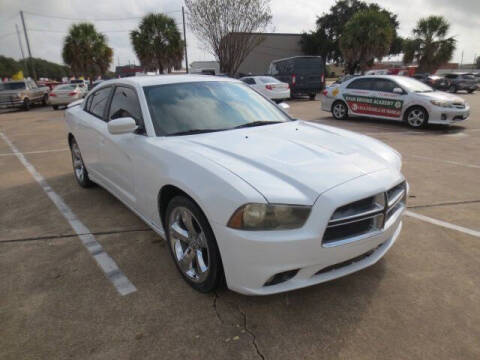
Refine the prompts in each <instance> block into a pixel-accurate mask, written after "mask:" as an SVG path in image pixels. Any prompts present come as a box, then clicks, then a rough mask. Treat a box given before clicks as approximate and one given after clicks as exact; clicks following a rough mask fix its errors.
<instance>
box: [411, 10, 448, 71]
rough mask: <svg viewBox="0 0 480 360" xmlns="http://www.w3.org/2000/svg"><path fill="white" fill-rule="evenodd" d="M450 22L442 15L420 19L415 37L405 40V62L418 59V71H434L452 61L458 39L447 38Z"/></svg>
mask: <svg viewBox="0 0 480 360" xmlns="http://www.w3.org/2000/svg"><path fill="white" fill-rule="evenodd" d="M449 28H450V24H449V23H448V21H447V20H445V18H443V17H442V16H429V17H427V18H423V19H420V20H419V21H418V23H417V27H416V28H415V29H413V35H414V38H413V39H406V40H405V42H404V49H403V51H404V56H403V62H404V63H411V62H412V61H413V60H416V61H417V63H418V70H417V71H418V72H423V73H433V72H435V71H436V70H437V69H438V68H439V67H440V66H441V65H443V64H445V63H447V62H448V61H450V59H451V58H452V56H453V52H454V51H455V45H456V42H457V41H456V40H455V38H453V37H449V38H447V37H446V36H447V33H448V30H449Z"/></svg>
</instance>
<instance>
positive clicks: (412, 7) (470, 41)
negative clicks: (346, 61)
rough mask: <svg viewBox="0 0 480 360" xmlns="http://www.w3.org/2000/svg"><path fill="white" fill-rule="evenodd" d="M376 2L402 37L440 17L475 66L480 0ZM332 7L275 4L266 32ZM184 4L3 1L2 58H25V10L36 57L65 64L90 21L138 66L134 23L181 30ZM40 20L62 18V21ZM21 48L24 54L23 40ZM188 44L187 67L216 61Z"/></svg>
mask: <svg viewBox="0 0 480 360" xmlns="http://www.w3.org/2000/svg"><path fill="white" fill-rule="evenodd" d="M368 2H373V1H368ZM376 2H377V3H379V4H380V5H381V6H383V7H384V8H386V9H388V10H390V11H392V12H394V13H396V14H398V18H399V21H400V29H399V32H400V35H402V36H408V35H410V34H411V31H412V29H413V27H414V26H415V23H416V22H417V20H418V19H419V18H421V17H425V16H429V15H442V16H444V17H446V18H447V19H448V21H449V22H450V24H451V28H450V34H451V35H454V36H455V37H456V39H457V40H458V44H457V50H456V52H455V54H454V57H453V61H455V62H460V61H461V57H462V51H463V52H464V57H463V62H464V63H472V61H473V58H474V55H480V0H456V1H451V0H382V1H376ZM334 3H335V0H321V1H319V0H272V1H271V8H272V13H273V22H272V25H271V27H270V29H268V30H269V31H274V32H291V33H301V32H303V31H309V30H313V29H314V28H315V20H316V18H317V16H318V15H321V14H322V13H323V12H325V11H328V9H329V8H330V6H332V5H333V4H334ZM182 4H183V0H143V1H141V0H138V1H134V0H70V1H67V0H41V1H39V0H0V54H1V55H5V56H10V57H13V58H15V59H19V58H21V52H20V47H19V44H18V39H17V36H16V33H15V24H18V26H19V29H20V30H22V28H21V22H20V16H19V11H20V10H23V11H24V12H25V21H26V24H27V29H28V34H29V38H30V46H31V51H32V56H34V57H40V58H44V59H47V60H50V61H54V62H57V63H62V57H61V48H62V42H63V38H64V37H65V35H66V32H67V30H68V27H69V26H70V25H71V24H72V23H74V22H76V21H75V20H73V19H74V18H82V19H88V20H91V21H92V22H93V23H94V24H95V26H96V27H97V29H98V30H99V31H101V32H103V33H105V34H106V35H107V37H108V43H109V45H110V46H111V47H112V48H113V50H114V65H118V63H120V64H121V65H125V64H128V62H129V61H130V62H131V63H133V62H136V63H138V60H137V59H136V57H135V55H134V53H133V51H132V48H131V46H130V41H129V36H128V35H129V33H128V32H129V31H130V30H132V29H134V28H135V27H136V26H137V24H138V22H139V19H138V18H134V17H141V16H143V15H145V14H147V13H149V12H164V13H168V15H170V16H172V17H173V18H174V19H175V20H176V21H177V23H178V24H179V29H181V19H182V16H181V6H182ZM38 15H50V16H59V17H63V18H64V19H60V18H52V17H44V16H38ZM132 17H133V19H132ZM126 18H127V19H126ZM106 19H117V20H115V21H113V20H106ZM77 21H78V20H77ZM22 42H23V46H24V49H25V51H26V44H25V40H24V38H23V37H22ZM187 43H188V55H189V62H192V61H195V60H211V59H213V56H212V55H211V54H210V53H208V51H206V50H205V49H204V46H202V44H201V43H200V42H199V41H198V39H196V38H195V37H194V35H193V34H192V33H191V31H190V30H189V29H187Z"/></svg>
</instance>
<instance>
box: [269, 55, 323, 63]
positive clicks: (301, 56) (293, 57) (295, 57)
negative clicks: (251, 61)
mask: <svg viewBox="0 0 480 360" xmlns="http://www.w3.org/2000/svg"><path fill="white" fill-rule="evenodd" d="M298 58H320V59H321V58H322V57H321V56H319V55H296V56H290V57H288V58H283V59H277V60H273V61H272V63H277V62H279V61H285V60H290V59H298Z"/></svg>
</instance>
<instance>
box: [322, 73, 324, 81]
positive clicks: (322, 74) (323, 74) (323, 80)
mask: <svg viewBox="0 0 480 360" xmlns="http://www.w3.org/2000/svg"><path fill="white" fill-rule="evenodd" d="M324 81H325V74H322V82H324Z"/></svg>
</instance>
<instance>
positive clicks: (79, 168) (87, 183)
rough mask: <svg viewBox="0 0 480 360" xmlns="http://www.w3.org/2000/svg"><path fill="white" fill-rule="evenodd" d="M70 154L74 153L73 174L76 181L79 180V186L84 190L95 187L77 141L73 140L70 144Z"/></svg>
mask: <svg viewBox="0 0 480 360" xmlns="http://www.w3.org/2000/svg"><path fill="white" fill-rule="evenodd" d="M70 152H71V153H72V164H73V174H74V175H75V180H77V182H78V185H80V186H81V187H84V188H88V187H91V186H93V182H92V180H90V178H89V177H88V172H87V168H86V167H85V164H84V163H83V158H82V154H81V153H80V148H79V147H78V144H77V141H76V140H75V139H72V141H71V142H70Z"/></svg>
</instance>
